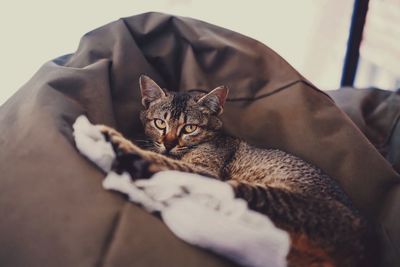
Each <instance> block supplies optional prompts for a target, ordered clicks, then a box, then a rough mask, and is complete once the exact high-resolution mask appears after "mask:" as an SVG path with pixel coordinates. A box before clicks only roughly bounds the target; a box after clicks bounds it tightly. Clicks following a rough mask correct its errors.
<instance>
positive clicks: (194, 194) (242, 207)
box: [73, 116, 290, 267]
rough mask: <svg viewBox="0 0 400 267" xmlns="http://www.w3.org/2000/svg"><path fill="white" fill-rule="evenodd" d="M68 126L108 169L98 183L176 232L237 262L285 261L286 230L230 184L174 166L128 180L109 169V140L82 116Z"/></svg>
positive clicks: (280, 265)
mask: <svg viewBox="0 0 400 267" xmlns="http://www.w3.org/2000/svg"><path fill="white" fill-rule="evenodd" d="M73 129H74V137H75V142H76V146H77V148H78V150H79V151H80V152H81V153H82V154H83V155H85V156H86V157H87V158H89V159H90V160H91V161H93V162H94V163H96V164H97V165H98V166H99V167H100V168H101V169H102V170H103V171H105V172H106V173H108V175H107V177H106V178H105V179H104V181H103V187H104V188H105V189H108V190H114V191H118V192H121V193H123V194H126V195H128V197H129V199H130V201H132V202H135V203H138V204H141V205H142V206H143V207H144V208H145V209H147V210H148V211H150V212H153V211H158V212H160V214H161V217H162V219H163V221H164V223H165V224H166V225H167V226H168V227H169V229H170V230H171V231H172V232H173V233H174V234H175V235H176V236H177V237H179V238H181V239H182V240H184V241H186V242H188V243H190V244H193V245H196V246H199V247H202V248H205V249H208V250H211V251H213V252H215V253H218V254H220V255H222V256H225V257H227V258H229V259H230V260H232V261H234V262H236V263H238V264H240V265H243V266H251V267H264V266H265V267H267V266H268V267H284V266H287V261H286V257H287V254H288V252H289V248H290V239H289V235H288V234H287V233H286V232H285V231H283V230H281V229H278V228H276V227H275V226H274V224H273V223H272V222H271V220H270V219H269V218H268V217H267V216H265V215H262V214H260V213H257V212H255V211H252V210H250V209H248V207H247V203H246V202H245V201H244V200H242V199H238V198H235V197H234V192H233V190H232V188H231V186H230V185H228V184H226V183H224V182H221V181H218V180H215V179H211V178H207V177H203V176H200V175H197V174H192V173H183V172H177V171H164V172H159V173H157V174H155V175H153V176H152V177H151V178H150V179H143V180H136V181H132V180H131V177H130V175H129V174H128V173H123V174H122V175H118V174H116V173H115V172H112V171H111V172H110V169H111V164H112V161H113V159H114V158H115V153H114V151H113V149H112V146H111V144H110V143H108V142H106V141H105V138H104V137H103V135H102V134H101V133H100V131H99V129H98V128H97V127H96V126H94V125H92V124H90V122H89V121H88V120H87V118H86V117H84V116H80V117H78V119H77V120H76V122H75V123H74V125H73Z"/></svg>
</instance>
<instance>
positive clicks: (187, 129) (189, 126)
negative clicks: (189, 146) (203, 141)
mask: <svg viewBox="0 0 400 267" xmlns="http://www.w3.org/2000/svg"><path fill="white" fill-rule="evenodd" d="M196 129H197V125H194V124H186V125H185V127H183V131H184V132H185V133H187V134H190V133H193V132H194V131H196Z"/></svg>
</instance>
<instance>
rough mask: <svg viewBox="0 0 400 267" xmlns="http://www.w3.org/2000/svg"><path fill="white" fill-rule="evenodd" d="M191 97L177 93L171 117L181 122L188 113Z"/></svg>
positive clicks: (172, 104) (173, 100) (173, 101)
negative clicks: (188, 103)
mask: <svg viewBox="0 0 400 267" xmlns="http://www.w3.org/2000/svg"><path fill="white" fill-rule="evenodd" d="M189 99H190V95H189V94H187V93H175V94H174V96H173V98H172V101H171V117H173V118H174V119H176V120H179V117H180V116H181V114H182V113H184V112H185V111H186V106H187V102H188V100H189Z"/></svg>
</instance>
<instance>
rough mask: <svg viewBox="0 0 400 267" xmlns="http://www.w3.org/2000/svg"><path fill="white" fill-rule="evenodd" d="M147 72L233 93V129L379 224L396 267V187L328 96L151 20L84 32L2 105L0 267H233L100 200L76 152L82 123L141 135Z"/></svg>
mask: <svg viewBox="0 0 400 267" xmlns="http://www.w3.org/2000/svg"><path fill="white" fill-rule="evenodd" d="M60 34H61V33H60ZM51 38H53V37H49V41H51ZM293 45H295V42H293ZM141 74H147V75H148V76H150V77H152V78H153V79H154V80H155V81H156V82H157V83H159V84H160V85H162V86H163V87H166V88H168V89H170V90H176V91H178V90H189V89H193V88H200V89H205V90H210V89H212V88H215V87H217V86H219V85H221V84H224V85H227V86H228V87H229V88H230V95H229V99H228V101H227V103H226V106H225V109H224V115H223V121H224V125H225V126H224V130H225V131H226V132H228V133H230V134H233V135H236V136H238V137H241V138H244V139H246V140H247V141H249V142H250V143H252V144H254V145H257V146H260V147H275V148H280V149H283V150H285V151H288V152H290V153H293V154H295V155H297V156H299V157H301V158H303V159H305V160H307V161H309V162H311V163H313V164H315V165H316V166H318V167H320V168H322V169H323V170H324V171H325V172H326V173H328V174H329V175H330V176H331V177H332V178H334V179H337V180H338V181H339V183H340V185H341V186H342V187H343V188H344V190H345V191H346V192H347V193H348V194H349V195H350V197H351V199H352V200H353V201H354V204H355V206H356V207H358V208H359V209H360V211H361V212H362V213H363V214H365V215H366V216H367V217H368V218H370V219H371V220H373V221H375V222H376V223H377V225H378V228H379V230H380V243H381V247H382V248H383V249H384V255H383V256H384V257H383V258H384V263H383V264H382V266H399V265H400V259H399V257H400V256H399V255H400V253H399V249H398V248H399V246H400V226H399V224H398V220H397V218H398V217H399V215H400V206H399V203H400V189H399V188H400V187H399V181H400V180H399V176H398V174H397V173H396V172H395V171H394V170H393V169H392V167H391V165H390V164H389V163H388V162H387V161H386V160H385V158H384V157H383V156H382V155H381V154H380V153H379V152H378V151H377V150H376V149H375V147H374V146H373V145H372V144H371V143H370V142H369V141H368V139H367V138H366V137H365V136H364V134H363V133H362V132H361V131H360V130H359V129H358V128H357V127H356V125H355V124H354V123H353V122H352V121H351V119H350V118H349V117H348V116H347V115H346V114H345V113H344V112H342V111H341V110H340V109H339V108H338V107H337V106H336V105H335V103H334V101H332V99H331V98H330V97H328V96H327V95H326V94H325V93H323V92H321V91H320V90H318V89H317V88H316V87H315V86H313V85H312V84H311V83H310V82H308V81H307V80H305V79H304V78H303V77H302V76H301V75H300V74H299V73H298V72H296V71H295V70H294V69H293V68H292V67H291V66H290V65H289V64H288V63H287V62H286V61H284V60H283V59H282V58H281V57H280V56H279V55H277V54H276V53H275V52H273V51H272V50H271V49H269V48H268V47H266V46H264V45H263V44H261V43H259V42H257V41H255V40H252V39H250V38H248V37H245V36H243V35H240V34H237V33H235V32H232V31H229V30H227V29H223V28H220V27H217V26H214V25H210V24H207V23H205V22H201V21H197V20H193V19H189V18H182V17H174V16H170V15H165V14H160V13H146V14H142V15H138V16H133V17H129V18H124V19H120V20H117V21H115V22H112V23H110V24H107V25H105V26H103V27H100V28H98V29H95V30H93V31H91V32H89V33H87V34H85V35H84V36H83V37H82V39H81V41H80V44H79V47H78V49H77V51H76V52H75V53H73V54H70V55H66V56H62V57H59V58H57V59H54V60H52V61H50V62H47V63H46V64H44V65H43V66H42V67H41V68H40V69H39V70H38V71H37V73H36V74H35V75H34V76H33V77H32V78H31V79H30V80H29V81H28V82H27V83H26V84H25V85H24V86H23V87H22V88H20V89H19V91H18V92H17V93H16V94H15V95H13V96H12V97H11V98H10V99H9V100H8V101H7V102H6V103H5V104H3V105H2V106H1V107H0V131H1V134H0V214H1V217H2V218H1V220H0V266H61V267H62V266H150V267H151V266H188V267H191V266H233V264H232V263H231V262H228V261H226V260H223V259H221V258H219V257H217V256H216V255H214V254H211V253H208V252H206V251H203V250H201V249H198V248H195V247H192V246H190V245H188V244H185V243H184V242H182V241H180V240H178V239H177V238H175V237H174V236H173V235H172V234H171V233H170V232H169V231H168V230H167V228H166V227H165V225H163V224H162V222H161V221H159V219H158V218H156V217H154V216H152V215H149V214H148V213H146V212H145V211H143V210H141V209H140V208H138V207H136V206H135V205H132V204H129V203H127V201H126V200H125V199H124V198H122V197H121V196H119V195H116V194H113V193H110V192H106V191H104V190H103V189H102V188H101V180H102V178H103V176H104V175H103V173H101V172H100V171H99V170H98V169H97V168H95V166H94V165H93V164H91V163H90V162H89V161H88V160H86V159H85V158H83V157H82V156H81V155H80V154H79V153H78V152H77V150H76V148H75V145H74V141H73V137H72V126H71V125H72V123H73V121H75V119H76V118H77V117H78V116H79V115H81V114H85V115H86V116H87V117H88V118H89V119H90V121H92V122H94V123H102V124H106V125H109V126H112V127H116V128H117V129H119V130H120V131H121V132H122V133H123V134H125V135H126V136H128V137H133V138H141V137H142V135H143V129H142V127H141V124H140V121H139V112H140V110H141V109H142V106H141V104H140V92H139V85H138V78H139V76H140V75H141Z"/></svg>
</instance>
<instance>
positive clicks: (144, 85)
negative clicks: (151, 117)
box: [139, 75, 166, 109]
mask: <svg viewBox="0 0 400 267" xmlns="http://www.w3.org/2000/svg"><path fill="white" fill-rule="evenodd" d="M139 85H140V92H141V93H142V104H143V106H144V107H145V108H146V109H147V108H148V107H149V106H150V103H151V102H153V101H155V100H157V99H160V98H162V97H165V96H166V94H165V92H164V91H163V89H161V88H160V86H158V84H157V83H156V82H155V81H153V80H152V79H151V78H149V77H148V76H146V75H141V76H140V78H139Z"/></svg>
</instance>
